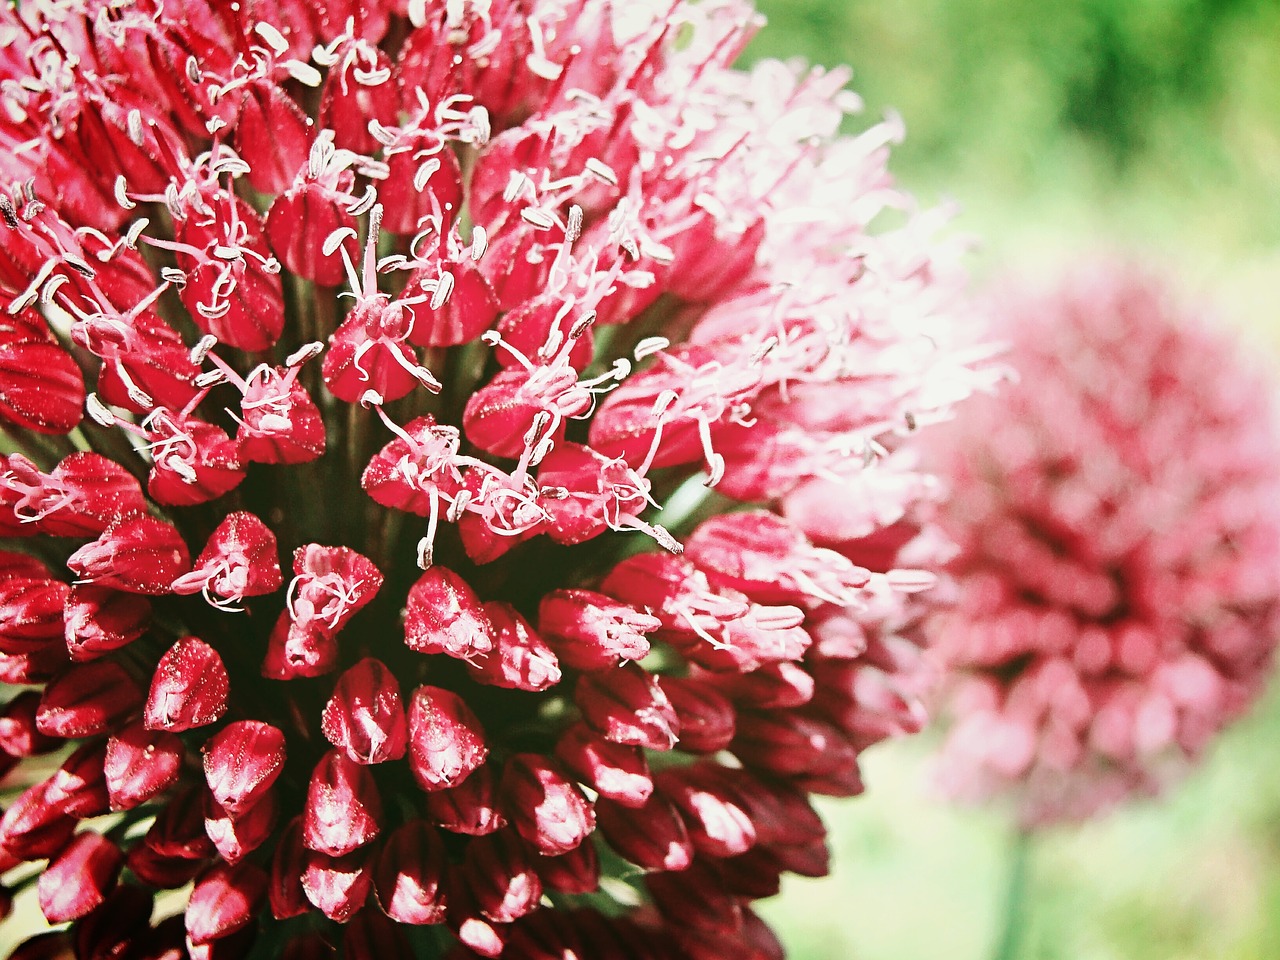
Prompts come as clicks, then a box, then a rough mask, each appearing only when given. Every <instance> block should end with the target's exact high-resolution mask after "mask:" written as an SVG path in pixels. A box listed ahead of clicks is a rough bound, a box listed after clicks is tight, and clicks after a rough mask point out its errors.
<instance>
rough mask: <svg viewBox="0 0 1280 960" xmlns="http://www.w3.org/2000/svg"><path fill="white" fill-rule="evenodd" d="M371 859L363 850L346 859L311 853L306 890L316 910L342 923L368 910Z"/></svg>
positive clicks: (307, 860)
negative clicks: (369, 865) (369, 860)
mask: <svg viewBox="0 0 1280 960" xmlns="http://www.w3.org/2000/svg"><path fill="white" fill-rule="evenodd" d="M361 769H363V768H361ZM367 859H368V857H367V853H366V851H363V850H361V851H358V852H356V853H349V854H347V855H346V856H343V857H331V856H329V855H328V854H326V853H320V852H318V851H315V850H310V851H308V852H307V857H306V864H307V865H306V869H304V870H303V872H302V889H303V892H305V893H306V895H307V899H308V900H309V901H311V904H312V906H314V907H315V908H316V909H317V910H319V911H320V912H321V913H323V914H324V915H325V916H326V917H328V918H329V919H330V920H334V921H336V922H338V923H346V922H347V921H348V920H349V919H351V917H352V916H353V915H354V914H355V912H356V911H357V910H359V909H360V908H361V907H362V906H364V902H365V900H366V899H367V898H368V896H369V889H370V887H371V886H372V884H373V876H372V873H371V872H370V870H369V867H368V865H367V863H366V860H367Z"/></svg>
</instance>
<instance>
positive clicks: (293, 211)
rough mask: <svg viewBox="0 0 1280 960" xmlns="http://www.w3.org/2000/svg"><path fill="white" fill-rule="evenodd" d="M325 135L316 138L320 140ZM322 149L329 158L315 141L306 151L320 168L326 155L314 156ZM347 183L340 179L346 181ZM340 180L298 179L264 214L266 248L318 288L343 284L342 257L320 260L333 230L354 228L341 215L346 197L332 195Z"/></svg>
mask: <svg viewBox="0 0 1280 960" xmlns="http://www.w3.org/2000/svg"><path fill="white" fill-rule="evenodd" d="M327 133H328V131H322V132H321V134H322V136H323V135H325V134H327ZM323 146H327V147H328V155H329V156H332V153H333V145H332V144H331V143H328V142H325V141H320V140H317V141H316V143H315V144H314V145H313V146H312V148H311V156H312V158H314V159H316V160H320V161H321V162H323V160H324V158H325V156H326V155H325V154H324V153H319V154H318V151H320V150H321V149H322V147H323ZM344 172H345V171H344ZM350 177H351V174H350V173H346V179H347V180H348V181H349V180H350ZM341 178H342V174H338V175H337V176H332V177H327V178H324V179H316V178H315V177H314V176H307V177H306V178H302V177H299V178H298V179H296V180H294V182H293V185H292V186H291V187H290V188H289V189H288V190H286V191H285V192H284V193H282V194H280V195H279V196H278V197H276V199H275V201H274V202H273V203H272V204H271V209H270V210H269V211H267V239H269V240H270V241H271V248H272V249H273V250H274V251H275V252H276V254H277V255H278V256H279V257H280V259H281V260H283V261H284V263H285V266H287V267H288V268H289V269H290V270H291V271H292V272H294V273H296V274H297V275H298V276H300V277H305V278H306V279H308V280H314V281H315V282H316V284H317V285H319V286H322V287H336V286H338V285H339V284H340V283H342V282H343V281H344V280H345V279H346V273H345V270H344V268H343V263H342V256H341V255H340V254H339V253H338V252H337V251H336V250H335V251H334V252H333V253H331V254H326V253H325V246H324V242H325V239H326V238H327V237H328V236H329V235H330V234H332V233H333V232H334V231H335V230H340V229H342V228H343V227H347V228H349V229H351V230H354V229H355V227H356V218H355V217H353V216H352V215H351V214H350V213H349V212H348V210H347V207H348V205H350V203H351V197H350V195H349V194H346V193H344V192H342V191H341V190H339V189H337V182H339V181H340V180H341ZM325 180H330V181H332V182H325Z"/></svg>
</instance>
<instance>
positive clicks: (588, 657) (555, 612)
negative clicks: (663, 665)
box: [538, 590, 662, 671]
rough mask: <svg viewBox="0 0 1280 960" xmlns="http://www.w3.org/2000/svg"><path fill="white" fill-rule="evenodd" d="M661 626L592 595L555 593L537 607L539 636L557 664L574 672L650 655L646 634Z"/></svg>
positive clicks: (631, 609) (600, 595) (585, 592)
mask: <svg viewBox="0 0 1280 960" xmlns="http://www.w3.org/2000/svg"><path fill="white" fill-rule="evenodd" d="M660 626H662V621H660V620H659V619H658V618H657V617H651V616H649V615H648V614H647V613H641V612H640V611H639V610H637V609H636V608H635V607H632V606H629V605H628V604H625V603H619V602H618V601H616V600H614V599H613V598H611V597H606V596H605V595H604V594H603V593H593V592H592V591H590V590H553V591H552V592H551V593H549V594H547V595H546V596H545V597H543V598H542V603H541V604H540V605H539V606H538V630H539V632H540V633H541V634H542V636H543V637H544V638H545V639H546V641H547V643H549V644H550V645H551V647H552V649H554V650H555V651H556V655H557V656H559V658H560V662H561V663H563V664H566V665H567V666H570V667H573V668H574V669H575V670H588V671H592V670H607V669H609V668H610V667H616V666H617V665H618V664H620V663H622V662H623V661H624V660H642V659H644V657H645V656H646V655H647V654H648V653H649V641H648V639H647V638H646V637H645V634H648V633H652V632H653V631H655V630H657V629H658V628H659V627H660Z"/></svg>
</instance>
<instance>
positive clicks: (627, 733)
mask: <svg viewBox="0 0 1280 960" xmlns="http://www.w3.org/2000/svg"><path fill="white" fill-rule="evenodd" d="M573 698H574V700H575V701H576V702H577V704H578V706H579V707H580V708H581V709H582V716H583V718H584V719H585V720H586V721H587V723H588V724H590V725H591V726H592V727H593V728H594V729H596V730H598V731H599V732H600V733H601V734H603V735H604V738H605V739H606V740H612V741H613V742H614V743H627V744H633V745H634V746H637V747H648V748H649V749H650V750H670V749H671V747H672V746H673V745H674V744H675V742H676V740H678V739H679V734H680V719H679V717H677V716H676V711H675V708H674V707H672V706H671V701H670V700H668V699H667V695H666V694H665V693H663V691H662V687H661V686H660V685H659V684H658V679H657V678H656V677H654V676H653V675H651V674H650V673H649V672H648V671H647V670H645V669H644V668H643V667H641V666H640V665H639V664H638V663H628V664H627V665H626V666H625V667H622V668H621V669H618V670H609V671H607V672H604V673H598V674H585V675H584V676H582V677H580V678H579V680H578V686H577V689H576V690H574V694H573Z"/></svg>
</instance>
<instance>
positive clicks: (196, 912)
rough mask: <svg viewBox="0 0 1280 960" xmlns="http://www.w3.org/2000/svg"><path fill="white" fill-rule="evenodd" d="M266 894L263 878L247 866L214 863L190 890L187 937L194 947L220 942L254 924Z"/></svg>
mask: <svg viewBox="0 0 1280 960" xmlns="http://www.w3.org/2000/svg"><path fill="white" fill-rule="evenodd" d="M266 893H267V875H266V874H265V873H263V872H262V870H260V869H259V868H258V867H255V866H254V865H253V864H251V863H238V864H236V865H235V866H231V865H229V864H223V863H217V864H214V865H213V866H212V867H210V868H209V869H208V870H207V871H206V872H205V873H204V874H203V875H202V876H201V877H200V878H199V879H198V880H196V885H195V887H194V888H193V889H192V891H191V900H190V902H189V903H188V904H187V911H186V918H185V919H186V926H187V936H188V937H189V938H190V939H191V942H192V943H194V944H197V945H200V944H206V943H209V942H210V941H213V940H221V939H222V938H224V937H228V936H230V935H231V934H233V933H235V932H236V931H237V930H241V929H243V928H244V927H246V926H248V925H249V924H250V923H252V922H253V921H254V919H255V918H256V917H257V915H258V910H259V909H261V907H262V901H263V899H264V898H265V897H266Z"/></svg>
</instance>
